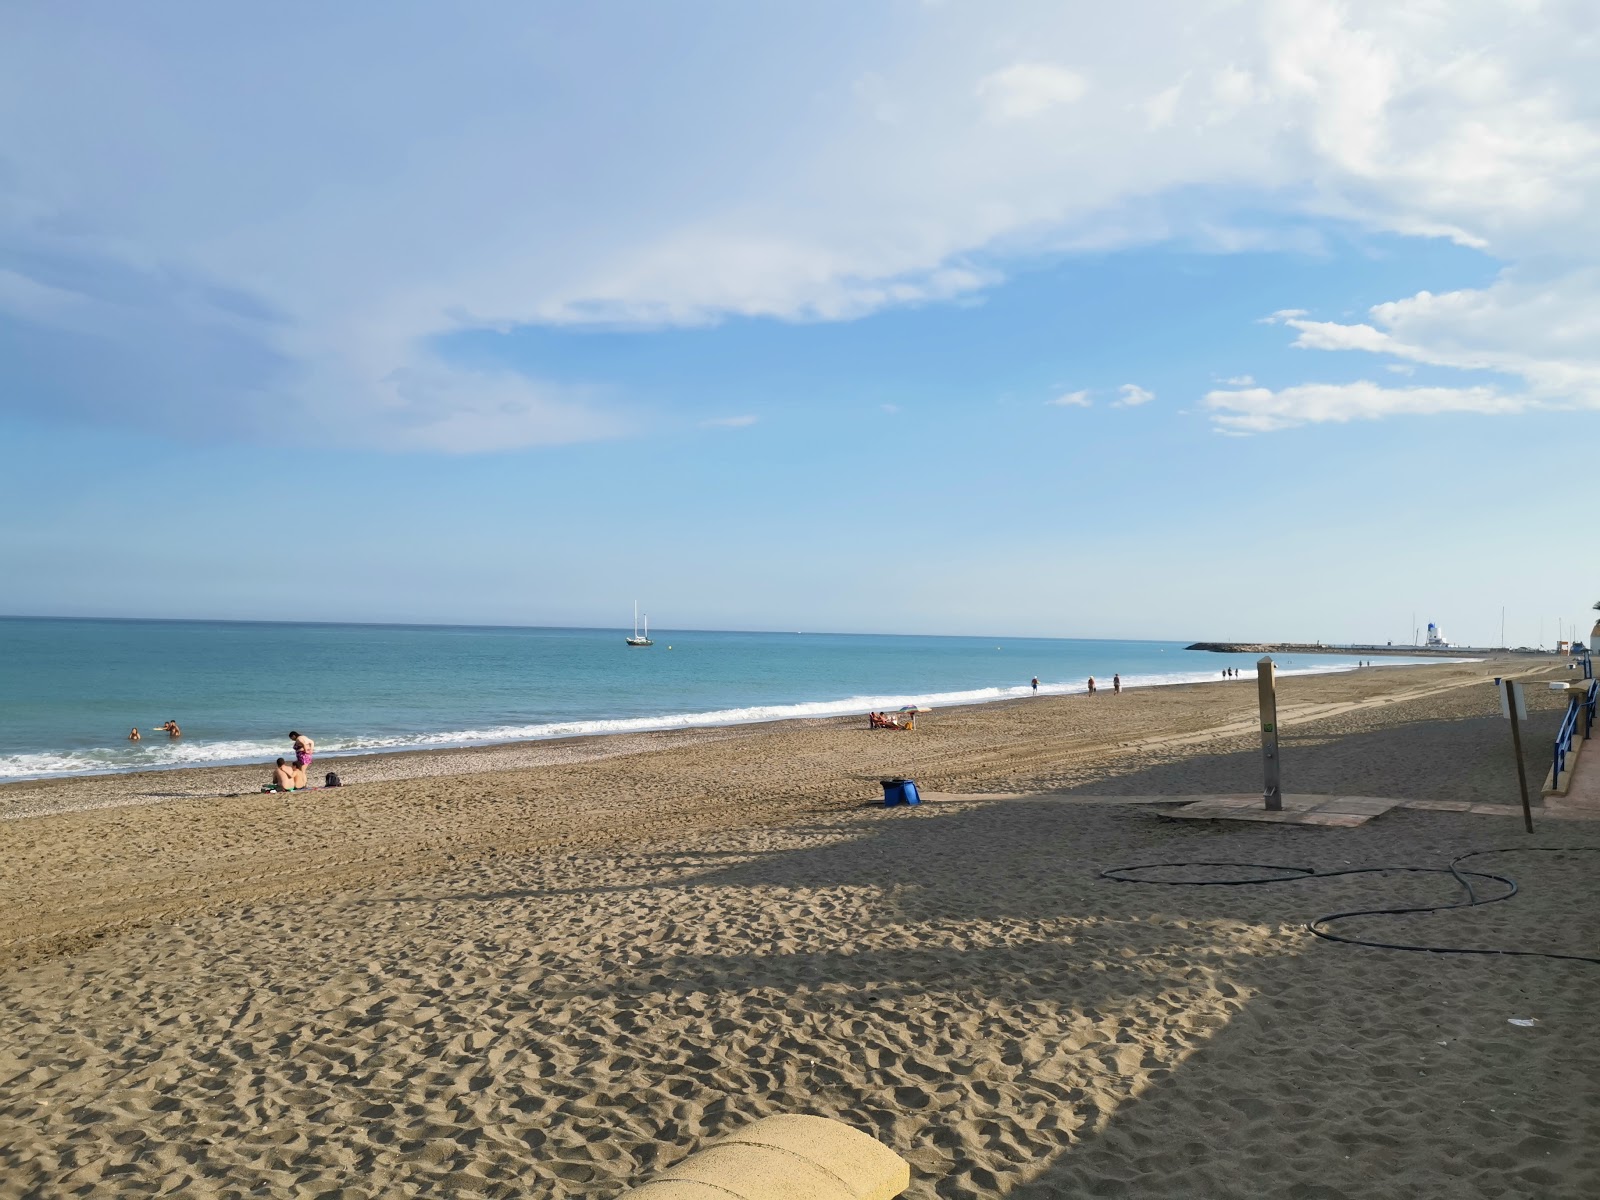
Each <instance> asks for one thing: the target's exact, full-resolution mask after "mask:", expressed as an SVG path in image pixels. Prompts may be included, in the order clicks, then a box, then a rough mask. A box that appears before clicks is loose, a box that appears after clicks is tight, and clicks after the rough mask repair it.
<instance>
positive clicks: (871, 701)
mask: <svg viewBox="0 0 1600 1200" xmlns="http://www.w3.org/2000/svg"><path fill="white" fill-rule="evenodd" d="M1225 645H1226V644H1225V643H1214V644H1213V643H1197V644H1196V646H1194V647H1189V648H1190V649H1195V648H1198V647H1206V648H1213V649H1219V650H1220V649H1223V648H1224V647H1225ZM1299 649H1301V648H1299V647H1294V648H1292V649H1290V650H1286V651H1285V653H1290V652H1294V651H1295V650H1299ZM1326 653H1330V654H1334V653H1338V654H1343V653H1345V652H1343V651H1335V650H1327V651H1326ZM1394 656H1395V657H1407V655H1404V654H1401V653H1400V652H1398V651H1396V652H1395V655H1394ZM1416 657H1422V658H1426V657H1429V656H1427V655H1418V656H1416ZM1436 657H1437V659H1438V663H1443V664H1450V663H1460V664H1466V663H1471V662H1477V661H1482V660H1480V659H1478V658H1472V657H1466V656H1463V655H1455V656H1453V657H1452V656H1448V655H1443V654H1440V655H1437V656H1436ZM1438 663H1433V662H1429V663H1382V664H1369V665H1368V667H1366V668H1362V667H1360V666H1359V665H1357V664H1350V665H1334V666H1317V667H1304V668H1296V667H1288V668H1281V669H1280V670H1279V671H1278V677H1279V678H1280V679H1282V678H1294V677H1300V676H1307V675H1331V674H1341V673H1348V672H1353V671H1357V670H1362V669H1373V668H1374V667H1375V666H1380V665H1381V666H1383V667H1386V668H1390V669H1393V668H1395V667H1405V666H1420V665H1428V666H1432V665H1438ZM1198 675H1199V672H1175V673H1172V674H1171V675H1168V676H1152V675H1149V674H1140V675H1132V676H1129V678H1128V679H1127V680H1126V681H1125V682H1124V683H1123V690H1125V691H1136V690H1144V689H1148V688H1168V687H1192V686H1198V685H1201V684H1205V683H1208V682H1215V680H1214V679H1213V678H1212V677H1210V676H1209V675H1208V676H1207V677H1206V678H1196V676H1198ZM1253 677H1254V676H1253V674H1247V675H1242V676H1240V677H1239V679H1240V680H1247V679H1250V678H1253ZM1230 682H1237V681H1230ZM989 691H993V692H995V693H996V694H994V695H992V696H980V695H979V694H980V693H982V692H989ZM1087 691H1088V689H1087V686H1086V685H1085V684H1076V683H1074V684H1064V683H1050V684H1043V685H1041V687H1040V689H1039V691H1038V692H1037V693H1031V694H1030V692H1029V689H1028V688H1027V687H1026V686H1021V685H1018V686H1014V687H1010V688H1005V689H1001V688H998V687H989V688H978V689H967V690H964V691H950V692H932V693H923V694H916V695H913V694H907V695H903V696H880V697H870V696H848V697H843V698H840V699H836V700H815V701H794V702H789V703H782V704H771V705H761V706H753V708H752V709H711V710H705V711H701V712H688V713H667V714H662V715H661V716H659V717H622V718H594V719H592V720H572V721H567V722H549V723H547V724H548V726H549V727H552V728H560V727H561V726H562V725H586V724H587V725H614V726H622V727H623V728H612V729H594V730H584V731H581V732H571V733H550V734H547V735H537V736H514V737H507V738H503V739H502V738H490V739H480V738H463V740H461V741H449V740H442V741H438V742H434V743H431V744H430V743H423V744H414V745H402V746H394V747H384V746H357V747H350V748H342V749H333V750H319V751H318V755H317V758H318V760H319V761H321V760H328V759H337V760H340V761H348V760H351V759H368V758H378V757H388V756H392V755H406V754H449V753H462V752H468V751H479V750H494V749H499V748H504V747H526V746H536V745H552V744H565V743H573V742H578V741H582V740H586V739H598V738H627V737H638V736H646V737H647V736H650V735H659V734H670V733H683V734H693V733H696V732H705V731H714V730H720V729H738V728H743V727H754V726H761V725H769V724H775V723H779V722H783V721H791V720H802V721H828V720H851V719H856V718H859V717H861V716H864V715H865V714H866V713H867V712H869V711H873V710H876V709H883V710H884V711H892V710H894V709H896V708H899V707H901V705H903V704H917V705H919V706H929V707H934V708H937V709H942V710H944V711H949V710H950V709H953V708H965V707H977V706H982V705H990V704H1005V703H1010V702H1013V701H1017V700H1037V699H1042V698H1045V697H1063V696H1083V695H1086V694H1087ZM756 709H770V710H773V712H774V713H775V714H776V715H769V716H755V717H737V716H734V715H733V714H735V713H741V712H747V711H755V710H756ZM805 710H818V711H815V712H808V711H805ZM539 727H540V726H537V725H535V726H529V728H539ZM463 732H466V731H463ZM421 736H427V737H433V738H440V739H448V738H450V736H451V735H449V734H428V735H421ZM192 744H193V743H192ZM94 752H110V748H109V747H98V748H96V750H95V751H94ZM23 753H26V754H35V755H42V754H48V753H51V752H49V751H27V752H23ZM64 753H74V752H71V751H68V752H64ZM275 753H276V752H275V751H273V750H270V749H267V748H265V747H264V748H263V750H262V752H261V754H260V755H259V756H255V755H250V756H230V757H227V758H218V759H215V760H209V761H202V762H188V763H171V764H160V765H139V766H127V767H115V766H113V767H107V768H104V769H100V770H84V771H47V772H40V773H38V774H30V775H16V776H10V777H7V778H4V779H0V819H4V816H5V812H4V807H5V805H4V801H5V793H6V789H8V788H11V787H14V786H17V785H22V784H34V783H49V782H64V781H67V780H72V779H137V778H139V777H142V776H147V775H161V774H167V773H169V772H176V771H208V770H230V769H242V768H247V767H248V768H252V769H254V768H257V767H264V768H265V769H267V770H268V771H269V773H270V764H271V761H272V758H273V756H274V754H275ZM20 756H21V755H14V756H12V757H20Z"/></svg>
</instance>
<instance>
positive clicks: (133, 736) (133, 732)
mask: <svg viewBox="0 0 1600 1200" xmlns="http://www.w3.org/2000/svg"><path fill="white" fill-rule="evenodd" d="M128 740H129V741H130V742H137V741H138V740H139V727H138V726H137V725H135V726H134V727H133V728H132V729H130V730H128Z"/></svg>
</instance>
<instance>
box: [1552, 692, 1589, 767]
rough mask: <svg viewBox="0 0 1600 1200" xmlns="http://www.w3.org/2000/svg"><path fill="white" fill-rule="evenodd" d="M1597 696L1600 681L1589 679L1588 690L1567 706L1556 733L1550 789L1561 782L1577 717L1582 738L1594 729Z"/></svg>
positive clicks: (1576, 733) (1576, 734)
mask: <svg viewBox="0 0 1600 1200" xmlns="http://www.w3.org/2000/svg"><path fill="white" fill-rule="evenodd" d="M1597 695H1600V679H1590V680H1589V686H1588V688H1587V689H1586V690H1585V691H1583V692H1580V693H1578V694H1576V695H1574V696H1573V697H1572V703H1571V704H1569V705H1567V715H1566V716H1564V717H1562V718H1561V728H1560V729H1559V730H1558V731H1557V732H1556V752H1555V760H1554V771H1553V772H1552V774H1551V776H1550V785H1551V786H1552V787H1554V786H1556V785H1557V784H1559V783H1560V782H1561V772H1562V771H1565V770H1566V769H1567V752H1568V751H1569V750H1571V749H1572V739H1573V738H1574V737H1576V736H1578V717H1579V715H1580V714H1581V715H1582V716H1583V718H1584V721H1583V734H1582V736H1583V737H1586V738H1587V737H1588V736H1589V733H1590V731H1591V730H1592V729H1593V728H1594V718H1595V702H1596V699H1597Z"/></svg>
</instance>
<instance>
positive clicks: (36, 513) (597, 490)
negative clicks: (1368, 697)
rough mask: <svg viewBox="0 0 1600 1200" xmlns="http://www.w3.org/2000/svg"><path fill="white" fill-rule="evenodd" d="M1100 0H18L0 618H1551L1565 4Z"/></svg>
mask: <svg viewBox="0 0 1600 1200" xmlns="http://www.w3.org/2000/svg"><path fill="white" fill-rule="evenodd" d="M1133 8H1134V9H1137V10H1139V11H1138V12H1134V13H1130V12H1128V11H1125V10H1124V9H1118V11H1117V12H1116V13H1102V12H1100V11H1099V9H1098V6H1096V7H1090V6H1071V5H1065V6H1064V5H1057V4H1049V5H1045V4H1040V5H1030V4H1018V5H1015V6H1006V8H1005V10H1004V11H999V12H997V11H996V10H995V6H992V5H980V4H965V3H958V2H951V3H944V4H925V3H920V2H916V3H914V2H911V0H904V2H887V3H882V4H872V5H862V4H853V3H852V4H833V5H828V4H820V5H807V6H789V7H782V8H780V7H778V6H751V5H744V4H733V3H727V4H700V5H695V6H692V7H691V6H683V7H679V6H672V5H660V4H644V3H635V4H626V3H624V4H616V5H608V6H604V7H603V8H600V7H585V8H573V7H571V6H567V5H555V4H533V5H521V4H519V5H511V4H505V5H498V4H493V3H484V4H479V5H474V6H472V7H471V8H470V9H469V10H466V11H446V10H444V9H441V8H438V7H435V6H422V5H383V6H376V5H370V6H369V5H361V4H351V5H344V6H340V7H339V8H338V9H337V10H336V11H335V10H328V9H327V8H326V7H325V6H321V7H319V6H310V5H292V4H291V5H287V6H282V7H280V8H277V9H275V10H274V11H273V12H272V14H271V15H270V18H269V17H268V16H267V15H265V14H259V15H250V14H246V13H242V12H239V11H224V10H220V9H217V8H215V7H212V6H201V5H193V4H152V5H148V6H140V7H139V8H138V9H137V10H134V9H132V8H129V7H127V6H118V5H109V4H107V5H101V6H91V9H92V12H91V13H90V14H88V15H86V14H85V13H84V12H82V11H81V10H79V11H75V12H74V13H71V14H68V13H66V12H65V11H64V10H60V9H58V8H54V7H52V6H45V5H19V6H14V7H12V8H11V9H9V10H8V11H7V12H6V14H5V15H4V16H0V101H3V102H4V103H5V104H6V105H7V108H8V111H12V112H23V113H26V114H27V115H28V119H27V120H25V121H14V122H8V123H6V126H5V127H4V128H0V437H3V438H4V441H5V444H6V446H7V448H8V455H7V457H8V470H7V471H6V472H5V474H4V476H3V477H0V502H3V503H5V504H6V505H7V507H8V509H9V511H10V512H12V513H13V514H14V515H15V517H16V519H15V520H13V521H12V522H11V523H9V524H8V525H7V526H6V527H4V528H3V529H0V556H3V559H4V561H6V562H7V563H9V564H10V565H11V569H9V570H6V571H4V572H0V611H3V612H10V613H48V614H111V615H129V616H218V617H251V618H289V619H335V620H377V621H381V620H415V621H449V622H456V621H459V622H506V623H530V624H542V623H549V624H601V623H616V622H622V621H624V620H625V619H626V618H627V617H628V616H629V614H630V612H631V604H632V601H633V599H634V598H635V596H637V597H638V598H639V599H640V600H641V601H642V602H644V604H645V606H646V607H647V608H648V609H649V611H650V612H651V613H652V615H653V618H654V621H655V623H656V624H657V625H658V627H662V628H666V627H674V626H676V627H722V628H753V629H761V628H803V629H838V630H884V631H896V630H900V631H905V632H934V633H939V632H947V633H967V632H974V633H976V632H984V633H995V634H1004V633H1013V634H1062V635H1071V636H1132V637H1139V636H1148V637H1179V638H1188V637H1194V638H1200V637H1296V638H1302V637H1303V638H1323V639H1325V640H1346V639H1378V640H1386V639H1388V638H1395V639H1396V640H1400V639H1403V638H1405V637H1407V636H1408V635H1409V626H1410V622H1411V614H1412V613H1413V611H1414V612H1415V613H1416V614H1417V618H1418V620H1419V621H1426V620H1429V619H1433V620H1437V621H1439V622H1440V623H1441V624H1442V625H1443V626H1444V627H1445V628H1446V631H1447V632H1449V633H1452V634H1453V635H1455V636H1458V637H1461V638H1464V639H1470V640H1474V641H1480V640H1485V639H1488V638H1491V637H1497V636H1498V632H1499V613H1500V608H1501V606H1502V605H1505V606H1506V607H1507V609H1508V620H1507V635H1508V637H1509V638H1510V640H1512V641H1513V642H1532V641H1536V640H1537V639H1538V637H1539V634H1540V623H1541V622H1543V624H1544V636H1545V640H1546V641H1549V640H1551V639H1553V637H1554V629H1555V622H1556V620H1557V619H1558V618H1560V619H1563V620H1567V621H1571V620H1575V619H1581V618H1582V617H1583V616H1584V615H1585V614H1586V610H1587V606H1588V603H1589V602H1590V601H1592V600H1593V599H1595V598H1596V596H1600V579H1597V578H1596V573H1595V572H1594V570H1593V568H1592V565H1590V564H1588V563H1587V561H1586V560H1585V558H1584V557H1583V555H1582V554H1581V552H1579V553H1577V554H1574V547H1573V535H1572V533H1571V532H1570V531H1571V529H1572V528H1573V523H1572V517H1571V516H1570V515H1568V516H1565V517H1564V516H1563V515H1562V512H1561V508H1560V505H1561V503H1562V502H1563V500H1564V499H1566V498H1567V497H1568V496H1569V495H1570V493H1569V492H1568V491H1567V490H1566V489H1565V488H1564V487H1563V486H1562V481H1563V480H1564V478H1565V476H1566V474H1567V473H1568V472H1569V471H1571V470H1574V469H1576V468H1577V467H1578V465H1579V463H1580V462H1581V461H1582V460H1583V458H1584V457H1585V452H1584V451H1583V450H1582V449H1581V447H1582V445H1583V443H1584V442H1585V441H1590V440H1592V439H1593V437H1594V435H1595V432H1596V429H1597V424H1600V423H1597V422H1596V420H1595V411H1596V409H1597V408H1600V349H1597V347H1600V263H1597V261H1596V259H1597V257H1600V256H1597V253H1596V249H1595V247H1596V246H1600V228H1597V226H1600V218H1597V216H1596V213H1600V204H1597V203H1596V202H1597V201H1600V99H1597V96H1596V94H1595V92H1594V89H1593V88H1592V87H1589V86H1588V81H1589V80H1590V79H1592V76H1593V71H1594V69H1595V67H1596V65H1597V61H1596V60H1597V59H1600V43H1597V41H1596V35H1595V33H1594V31H1593V29H1592V22H1590V21H1587V20H1585V18H1584V6H1583V5H1581V4H1567V3H1533V2H1531V0H1530V2H1528V3H1524V4H1522V5H1519V6H1506V5H1504V4H1489V3H1483V4H1472V3H1463V4H1460V5H1452V6H1450V11H1449V12H1448V13H1445V12H1444V11H1443V9H1442V8H1434V7H1431V6H1403V7H1402V6H1395V5H1380V4H1361V3H1347V4H1336V3H1323V2H1320V0H1319V2H1317V3H1312V2H1310V0H1255V2H1248V3H1232V2H1229V3H1222V2H1220V0H1219V2H1217V3H1214V4H1212V3H1187V2H1185V3H1179V2H1177V0H1173V2H1170V3H1158V2H1155V0H1149V2H1146V3H1141V4H1136V5H1134V6H1133ZM1514 8H1515V9H1517V10H1518V11H1515V12H1513V11H1512V10H1513V9H1514ZM1591 557H1592V556H1591ZM1591 592H1594V593H1595V595H1593V596H1591V595H1590V593H1591Z"/></svg>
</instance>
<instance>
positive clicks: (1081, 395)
mask: <svg viewBox="0 0 1600 1200" xmlns="http://www.w3.org/2000/svg"><path fill="white" fill-rule="evenodd" d="M1045 403H1046V404H1054V405H1055V406H1056V407H1058V408H1088V407H1089V403H1090V401H1089V393H1088V391H1087V390H1084V391H1079V392H1063V393H1061V395H1059V396H1057V397H1055V399H1053V400H1046V401H1045Z"/></svg>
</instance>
